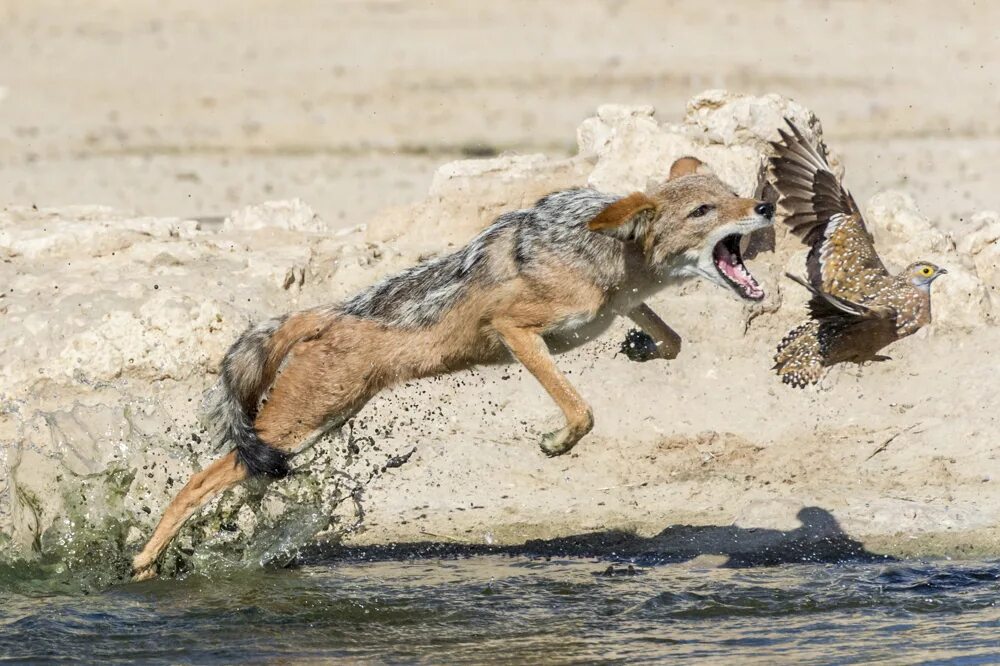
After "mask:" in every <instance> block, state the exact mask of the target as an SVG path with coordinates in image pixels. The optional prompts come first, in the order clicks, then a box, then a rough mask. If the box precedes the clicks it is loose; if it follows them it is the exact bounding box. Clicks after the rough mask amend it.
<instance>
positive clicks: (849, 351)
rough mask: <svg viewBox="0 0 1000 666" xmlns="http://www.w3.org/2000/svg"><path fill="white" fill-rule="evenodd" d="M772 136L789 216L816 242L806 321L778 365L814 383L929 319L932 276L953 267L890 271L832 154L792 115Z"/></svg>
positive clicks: (791, 376)
mask: <svg viewBox="0 0 1000 666" xmlns="http://www.w3.org/2000/svg"><path fill="white" fill-rule="evenodd" d="M785 122H787V123H788V126H789V128H790V129H791V134H789V133H788V132H785V131H784V130H781V129H779V130H778V132H779V134H780V135H781V139H782V140H781V142H773V143H772V144H771V145H772V146H773V147H774V151H775V156H774V157H772V158H771V170H772V173H773V176H774V185H775V187H776V188H777V190H778V192H779V193H780V194H781V199H780V202H779V203H780V204H781V206H782V207H783V208H784V209H785V210H786V212H787V216H786V217H785V223H786V224H788V225H789V226H790V227H791V230H792V232H793V233H794V234H795V235H796V236H798V237H799V238H801V239H802V241H803V242H804V243H805V244H806V245H808V246H809V247H810V250H809V254H808V257H807V258H806V276H807V280H803V279H802V278H798V277H796V276H793V275H789V276H788V277H790V278H792V279H793V280H795V281H796V282H798V283H799V284H801V285H803V286H804V287H806V288H807V289H808V290H809V291H810V292H812V298H811V299H810V300H809V314H810V318H809V320H808V321H806V322H804V323H802V324H801V325H799V326H797V327H796V328H794V329H792V330H791V331H789V332H788V334H787V335H786V336H785V337H784V339H783V340H782V341H781V343H780V344H779V345H778V349H777V354H776V355H775V357H774V360H775V365H774V369H775V370H776V371H777V372H778V374H779V375H780V376H781V379H782V381H783V382H785V383H786V384H790V385H792V386H795V387H798V388H802V387H804V386H806V385H807V384H815V383H816V382H818V381H819V380H820V379H821V378H822V377H823V374H824V373H825V372H826V369H827V368H828V367H829V366H831V365H833V364H835V363H841V362H845V361H852V362H857V363H861V362H864V361H869V360H879V359H882V358H884V357H879V356H877V355H876V354H877V352H878V351H879V350H880V349H882V348H883V347H885V346H886V345H888V344H890V343H892V342H895V341H896V340H898V339H900V338H903V337H905V336H907V335H911V334H912V333H915V332H916V331H918V330H919V329H920V328H921V327H922V326H924V325H925V324H928V323H930V321H931V283H932V282H934V280H936V279H937V278H938V276H940V275H943V274H944V273H947V271H946V270H945V269H943V268H940V267H938V266H935V265H934V264H932V263H930V262H926V261H917V262H915V263H912V264H910V265H909V266H907V267H906V268H905V269H904V270H903V271H902V272H901V273H899V274H898V275H891V274H890V273H889V271H887V270H886V268H885V265H884V264H883V263H882V260H881V259H879V256H878V253H877V252H876V251H875V244H874V240H873V239H872V235H871V234H870V233H869V232H868V229H867V228H866V227H865V222H864V220H863V219H862V217H861V211H860V210H859V209H858V206H857V204H856V203H855V202H854V198H853V197H852V196H851V194H850V193H849V192H848V191H847V190H845V189H844V188H843V186H842V185H841V184H840V182H839V181H838V180H837V177H836V176H835V175H834V174H833V172H832V170H831V169H830V165H829V164H828V163H827V161H826V158H825V157H824V155H822V154H821V153H820V152H819V150H817V149H816V148H815V147H813V146H812V145H811V144H810V143H809V141H808V140H807V139H806V138H805V137H804V136H803V135H802V132H800V131H799V129H798V128H797V127H795V125H794V124H792V122H791V121H789V120H787V119H786V121H785Z"/></svg>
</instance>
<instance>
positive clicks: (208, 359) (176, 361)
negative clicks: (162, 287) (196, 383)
mask: <svg viewBox="0 0 1000 666" xmlns="http://www.w3.org/2000/svg"><path fill="white" fill-rule="evenodd" d="M243 325H245V319H244V318H242V317H236V316H232V315H231V313H230V308H229V307H227V306H223V305H222V304H220V303H218V302H215V301H213V300H211V299H204V300H197V301H196V300H194V299H192V298H190V297H187V296H184V297H181V298H175V297H172V296H169V295H167V294H157V295H156V296H153V297H151V298H150V299H149V300H147V301H146V302H145V303H144V304H143V305H142V306H141V307H140V308H139V309H138V311H137V312H132V311H125V310H114V311H112V312H109V313H107V314H106V315H105V316H104V317H103V319H102V321H101V322H100V323H99V324H98V325H96V326H94V327H93V328H91V329H89V330H86V331H83V332H81V333H78V334H76V335H74V336H73V337H72V338H70V340H69V342H68V343H67V344H66V346H65V347H64V349H63V350H62V352H61V354H60V359H61V361H62V363H60V364H59V367H61V368H62V370H63V372H64V373H65V374H66V375H69V376H74V375H77V374H79V373H82V374H83V375H84V376H87V377H92V378H94V379H100V380H112V379H117V378H119V377H122V376H127V377H133V378H141V379H147V380H153V381H155V380H161V379H168V378H169V379H184V378H187V377H190V376H192V375H194V374H196V373H202V372H204V371H205V370H207V369H208V367H209V366H210V365H214V364H215V363H216V362H217V361H218V359H219V358H220V357H221V354H222V353H223V352H224V351H225V348H226V347H227V346H228V344H229V343H230V342H231V341H232V339H233V338H234V336H235V335H236V334H237V333H238V332H239V330H240V329H241V328H242V327H243Z"/></svg>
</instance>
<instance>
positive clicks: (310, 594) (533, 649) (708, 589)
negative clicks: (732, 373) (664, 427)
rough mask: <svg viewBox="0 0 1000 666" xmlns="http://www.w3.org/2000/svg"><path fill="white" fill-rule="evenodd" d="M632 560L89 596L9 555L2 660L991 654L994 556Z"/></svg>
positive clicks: (354, 566) (343, 565)
mask: <svg viewBox="0 0 1000 666" xmlns="http://www.w3.org/2000/svg"><path fill="white" fill-rule="evenodd" d="M609 566H611V567H612V568H613V571H612V572H609V571H608V568H609ZM628 567H629V565H628V564H627V563H615V564H611V563H609V562H608V561H604V560H588V559H561V560H556V559H551V560H546V559H544V558H539V559H532V558H528V557H520V556H518V557H507V556H477V557H471V558H452V559H416V560H408V561H402V562H400V561H381V562H363V561H343V560H341V561H335V562H329V563H321V564H311V565H307V566H302V567H299V568H295V569H285V570H270V571H262V570H258V571H241V572H238V573H233V574H229V575H225V576H217V577H214V578H208V577H203V576H190V577H188V578H186V579H181V580H162V581H152V582H147V583H140V584H129V585H120V586H116V587H112V588H110V589H107V590H105V591H103V592H99V593H95V594H89V595H87V594H65V593H54V592H52V591H51V590H49V591H46V590H45V589H44V588H45V586H44V585H42V584H39V585H37V586H36V587H35V588H34V589H33V588H32V586H30V585H25V584H24V583H25V581H23V580H22V581H18V583H17V584H16V585H14V581H12V580H11V579H10V577H9V574H11V573H12V571H10V570H8V571H7V572H6V574H8V577H7V580H6V583H4V582H3V580H4V578H3V577H2V576H0V658H3V659H6V660H11V661H16V662H22V661H37V662H52V661H73V660H81V661H85V662H92V661H100V662H105V663H106V662H139V663H191V662H197V663H232V662H235V661H242V662H246V661H252V662H274V661H281V662H285V663H288V662H310V661H315V662H319V661H328V660H334V659H344V660H358V659H362V660H369V661H370V660H377V661H388V662H413V661H423V662H435V663H440V662H446V663H479V662H508V663H511V662H514V663H523V662H531V661H536V662H537V661H544V662H579V661H626V660H627V661H629V662H636V661H655V660H658V659H663V658H665V657H702V658H708V659H711V660H713V661H718V660H723V659H733V658H739V659H740V660H742V661H753V660H757V661H761V662H773V661H776V660H781V661H794V662H810V663H844V662H851V661H866V662H867V661H873V660H889V661H893V662H901V661H903V662H912V661H918V660H941V661H954V662H955V663H987V662H995V661H1000V633H998V629H1000V610H998V608H997V605H996V604H997V598H998V596H1000V563H998V562H902V563H900V562H895V563H890V564H886V563H880V564H872V563H864V564H860V563H848V564H786V565H781V566H772V567H752V568H742V569H737V568H720V567H716V566H712V565H708V564H706V565H701V564H699V563H698V562H697V561H694V562H688V563H684V564H653V565H649V566H644V565H642V564H637V565H634V566H633V567H632V570H631V571H630V570H629V568H628ZM609 573H610V575H609ZM15 587H16V588H17V590H18V591H17V592H15V591H13V590H14V588H15Z"/></svg>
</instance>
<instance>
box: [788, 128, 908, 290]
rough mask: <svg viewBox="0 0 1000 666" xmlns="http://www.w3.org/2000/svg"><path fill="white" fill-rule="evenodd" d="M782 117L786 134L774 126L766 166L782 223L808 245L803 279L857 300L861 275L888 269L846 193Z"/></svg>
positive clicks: (818, 155) (820, 157)
mask: <svg viewBox="0 0 1000 666" xmlns="http://www.w3.org/2000/svg"><path fill="white" fill-rule="evenodd" d="M785 122H787V123H788V127H789V128H790V129H791V133H788V132H786V131H784V130H782V129H779V130H778V133H779V134H780V135H781V141H780V142H772V144H771V145H772V146H773V148H774V151H775V156H774V157H772V158H771V170H772V173H773V174H774V185H775V187H776V188H777V190H778V192H780V193H781V200H780V202H779V203H780V204H781V206H782V207H783V208H784V209H785V210H786V211H787V212H788V216H787V217H786V218H785V223H786V224H788V225H789V226H790V227H791V230H792V232H793V233H794V234H795V235H797V236H798V237H799V238H801V239H802V240H803V242H805V243H806V244H807V245H810V246H811V248H810V250H809V256H808V257H807V258H806V269H807V275H808V277H809V282H810V284H812V286H813V287H815V288H816V289H817V290H819V291H821V292H823V293H825V294H830V295H833V296H837V297H841V298H844V299H847V300H853V301H857V300H860V299H861V298H862V297H863V296H864V295H865V291H864V279H865V278H867V277H869V276H883V277H884V276H888V274H889V273H888V271H887V270H886V268H885V265H884V264H883V263H882V260H881V259H879V256H878V253H877V252H876V251H875V242H874V239H873V238H872V235H871V234H870V233H869V232H868V229H867V227H865V222H864V219H862V217H861V211H860V210H858V205H857V204H856V203H855V202H854V198H853V197H852V196H851V194H850V192H848V191H847V190H845V189H844V187H843V186H842V185H841V184H840V181H839V180H837V177H836V176H835V175H834V174H833V171H831V169H830V165H829V163H828V162H827V161H826V158H825V157H824V156H823V155H822V154H821V153H820V152H819V151H818V150H817V149H816V148H815V147H813V146H812V144H810V143H809V141H808V140H807V139H806V138H805V136H804V135H803V134H802V132H800V131H799V129H798V128H797V127H796V126H795V125H794V124H792V122H791V121H789V120H787V119H786V120H785Z"/></svg>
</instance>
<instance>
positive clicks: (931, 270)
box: [920, 266, 934, 277]
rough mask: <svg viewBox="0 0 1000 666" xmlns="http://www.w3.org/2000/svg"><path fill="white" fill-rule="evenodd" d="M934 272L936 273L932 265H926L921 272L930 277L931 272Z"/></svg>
mask: <svg viewBox="0 0 1000 666" xmlns="http://www.w3.org/2000/svg"><path fill="white" fill-rule="evenodd" d="M933 273H934V269H933V268H931V267H930V266H924V267H923V268H921V269H920V274H921V275H923V276H925V277H930V276H931V274H933Z"/></svg>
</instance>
